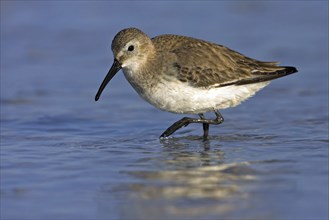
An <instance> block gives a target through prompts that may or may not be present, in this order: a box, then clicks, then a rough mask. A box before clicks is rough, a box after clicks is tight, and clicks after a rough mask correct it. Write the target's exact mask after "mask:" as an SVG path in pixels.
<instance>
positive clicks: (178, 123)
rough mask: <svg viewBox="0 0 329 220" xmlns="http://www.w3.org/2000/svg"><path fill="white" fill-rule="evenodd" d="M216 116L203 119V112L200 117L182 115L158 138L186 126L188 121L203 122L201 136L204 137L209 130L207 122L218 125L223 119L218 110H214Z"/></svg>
mask: <svg viewBox="0 0 329 220" xmlns="http://www.w3.org/2000/svg"><path fill="white" fill-rule="evenodd" d="M214 112H215V115H216V118H215V119H205V118H204V115H203V114H199V116H200V118H189V117H184V118H182V119H181V120H179V121H176V122H175V123H174V124H172V125H171V126H170V127H169V128H167V130H165V131H164V132H163V133H162V134H161V136H160V138H163V137H168V136H170V135H171V134H173V133H174V132H175V131H177V130H178V129H180V128H181V127H183V126H184V127H186V126H187V125H189V124H190V123H202V124H203V137H204V138H206V137H207V136H208V132H209V124H214V125H218V124H221V123H222V122H223V121H224V118H223V116H222V115H221V114H220V113H219V112H218V111H214Z"/></svg>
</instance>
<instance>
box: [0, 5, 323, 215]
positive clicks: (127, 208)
mask: <svg viewBox="0 0 329 220" xmlns="http://www.w3.org/2000/svg"><path fill="white" fill-rule="evenodd" d="M131 26H134V27H138V28H140V29H142V30H143V31H144V32H145V33H147V34H149V35H150V36H156V35H159V34H166V33H172V34H181V35H187V36H193V37H196V38H201V39H205V40H209V41H212V42H216V43H219V44H223V45H226V46H228V47H230V48H232V49H234V50H237V51H239V52H241V53H243V54H245V55H248V56H250V57H253V58H256V59H260V60H267V61H280V62H281V64H282V65H292V66H296V67H297V68H298V70H299V73H298V74H294V75H291V76H288V77H285V78H282V79H278V80H276V81H275V82H273V83H271V85H270V86H268V87H267V88H265V89H264V90H262V91H261V92H259V93H258V94H257V95H256V96H255V97H253V98H252V99H250V100H248V101H247V102H245V103H243V104H242V105H240V106H238V107H236V108H232V109H227V110H224V111H221V113H222V114H223V116H224V118H225V122H224V123H223V124H222V125H220V126H211V127H210V139H209V140H208V141H203V140H202V139H201V138H200V136H201V135H202V128H201V126H200V125H190V126H188V127H186V128H183V129H181V130H180V131H179V132H177V133H175V135H174V136H173V138H169V139H167V140H159V139H158V136H159V135H160V134H161V133H162V132H163V130H164V129H166V128H167V127H168V126H169V125H170V124H171V123H173V122H174V121H176V120H178V119H180V118H181V117H183V116H181V115H176V114H171V113H167V112H162V111H160V110H157V109H156V108H154V107H152V106H150V105H149V104H148V103H145V102H144V101H143V100H141V99H140V98H139V96H138V95H137V94H136V93H135V91H134V90H133V89H132V88H131V87H130V85H129V83H128V82H127V81H126V80H125V79H124V77H123V74H122V73H121V72H120V73H119V74H117V75H116V77H115V78H114V79H113V80H112V81H111V82H110V84H109V85H108V87H107V88H106V90H105V91H104V93H103V95H102V97H101V99H100V101H99V102H97V103H96V102H94V96H95V94H96V91H97V89H98V87H99V85H100V83H101V81H102V80H103V78H104V76H105V74H106V73H107V71H108V69H109V67H110V65H111V64H112V61H113V56H112V53H111V51H110V44H111V40H112V38H113V37H114V35H115V34H116V33H117V32H118V31H119V30H121V29H123V28H126V27H131ZM209 116H211V115H209ZM328 143H329V137H328V2H327V1H218V2H216V1H200V2H199V1H192V2H187V1H181V2H175V1H169V2H165V1H161V2H151V1H137V2H135V1H123V2H120V1H1V168H0V171H1V173H0V174H1V176H0V177H1V179H0V183H1V185H0V196H1V203H0V204H1V210H0V214H1V219H173V218H175V219H182V218H184V219H327V218H328V171H329V169H328Z"/></svg>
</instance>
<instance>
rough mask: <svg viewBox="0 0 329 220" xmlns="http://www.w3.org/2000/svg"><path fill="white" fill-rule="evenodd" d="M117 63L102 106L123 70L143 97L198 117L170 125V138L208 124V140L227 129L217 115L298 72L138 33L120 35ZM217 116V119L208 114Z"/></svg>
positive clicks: (199, 43)
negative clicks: (212, 129) (212, 132)
mask: <svg viewBox="0 0 329 220" xmlns="http://www.w3.org/2000/svg"><path fill="white" fill-rule="evenodd" d="M112 51H113V55H114V62H113V64H112V67H111V69H110V70H109V72H108V74H107V75H106V77H105V79H104V81H103V82H102V84H101V86H100V88H99V90H98V92H97V95H96V97H95V100H96V101H97V100H98V99H99V97H100V95H101V93H102V91H103V89H104V88H105V86H106V85H107V83H108V82H109V81H110V80H111V79H112V77H113V76H114V75H115V74H116V73H117V72H118V71H119V70H120V69H122V70H123V73H124V75H125V77H126V79H127V80H128V81H129V83H130V84H131V85H132V86H133V88H134V89H135V90H136V91H137V93H138V94H139V95H140V96H141V97H142V98H143V99H144V100H146V101H147V102H149V103H150V104H152V105H154V106H155V107H157V108H159V109H162V110H164V111H169V112H174V113H186V114H198V115H199V117H200V118H198V119H195V118H187V117H184V118H182V119H181V120H179V121H177V122H176V123H174V124H173V125H172V126H170V127H169V128H168V129H167V130H166V131H165V132H163V134H162V135H161V137H168V136H169V135H171V134H172V133H174V132H175V131H176V130H178V129H179V128H181V127H184V126H187V125H188V124H190V123H202V124H203V130H204V138H207V136H208V131H209V124H221V123H222V122H223V121H224V119H223V117H222V116H221V114H220V113H219V112H218V111H217V110H218V109H226V108H230V107H234V106H237V105H239V104H240V103H241V102H243V101H245V100H246V99H248V98H250V97H252V96H253V95H254V94H255V93H256V92H257V91H259V90H261V89H262V88H264V87H265V86H267V85H268V84H269V83H270V81H271V80H273V79H276V78H279V77H282V76H285V75H288V74H291V73H294V72H297V70H296V68H295V67H285V66H278V65H277V63H276V62H263V61H258V60H255V59H252V58H248V57H246V56H244V55H242V54H240V53H238V52H236V51H233V50H231V49H229V48H227V47H224V46H222V45H218V44H214V43H210V42H207V41H204V40H198V39H195V38H191V37H184V36H178V35H161V36H157V37H154V38H152V39H150V38H149V37H148V36H147V35H146V34H145V33H143V32H142V31H140V30H138V29H136V28H127V29H124V30H122V31H120V32H119V33H118V34H117V35H116V36H115V37H114V39H113V41H112ZM209 111H214V112H215V115H216V118H215V119H206V118H205V117H204V115H203V113H205V112H209Z"/></svg>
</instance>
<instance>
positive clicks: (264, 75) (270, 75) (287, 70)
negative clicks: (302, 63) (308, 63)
mask: <svg viewBox="0 0 329 220" xmlns="http://www.w3.org/2000/svg"><path fill="white" fill-rule="evenodd" d="M279 68H280V69H278V70H275V71H255V72H253V73H252V75H253V76H254V77H251V78H247V79H240V80H237V81H234V82H230V83H225V84H221V85H220V87H223V86H230V85H245V84H251V83H259V82H266V81H270V80H273V79H277V78H280V77H283V76H287V75H290V74H293V73H296V72H298V70H297V69H296V68H295V67H293V66H280V67H279Z"/></svg>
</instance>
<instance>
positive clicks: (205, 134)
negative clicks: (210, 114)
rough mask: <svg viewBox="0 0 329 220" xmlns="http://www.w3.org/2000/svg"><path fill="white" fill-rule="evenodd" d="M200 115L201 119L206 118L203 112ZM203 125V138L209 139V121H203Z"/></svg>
mask: <svg viewBox="0 0 329 220" xmlns="http://www.w3.org/2000/svg"><path fill="white" fill-rule="evenodd" d="M199 117H200V118H201V119H205V117H204V115H203V114H202V113H201V114H199ZM202 127H203V139H207V138H208V134H209V124H208V123H203V124H202Z"/></svg>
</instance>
